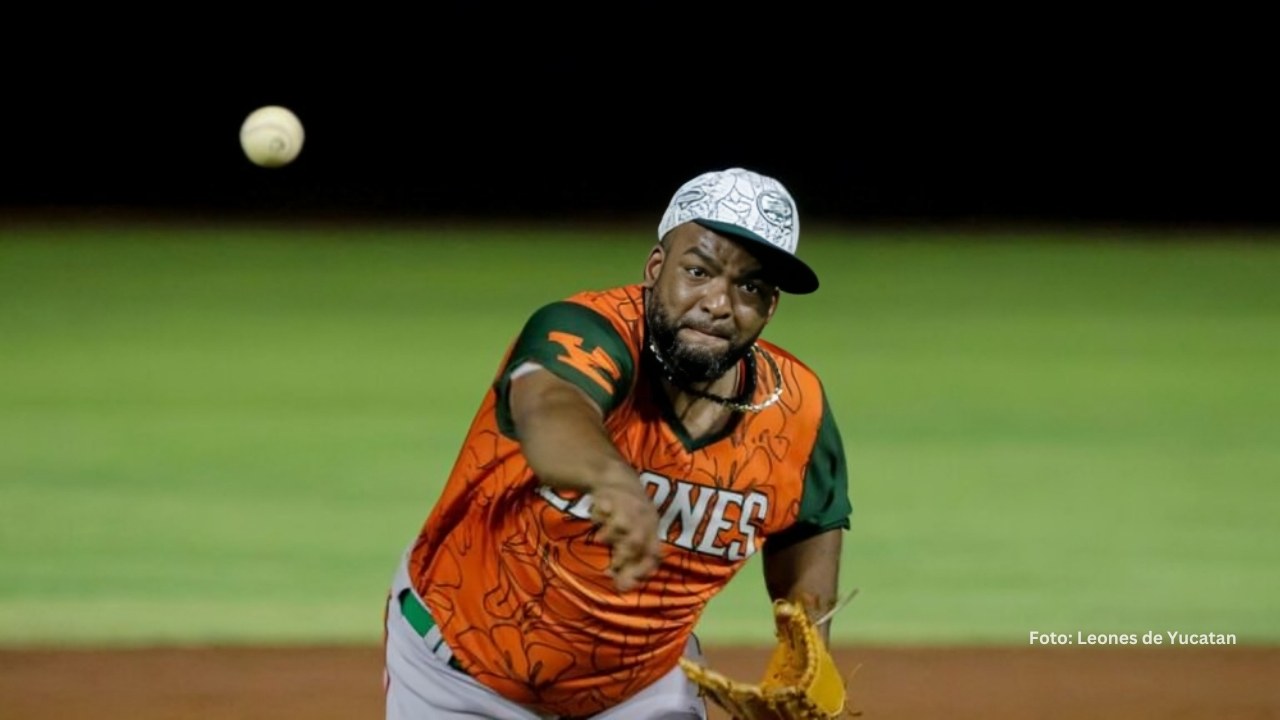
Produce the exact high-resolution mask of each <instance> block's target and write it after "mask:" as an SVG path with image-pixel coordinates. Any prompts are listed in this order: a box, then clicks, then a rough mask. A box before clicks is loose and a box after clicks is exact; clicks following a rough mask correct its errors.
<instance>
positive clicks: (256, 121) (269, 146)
mask: <svg viewBox="0 0 1280 720" xmlns="http://www.w3.org/2000/svg"><path fill="white" fill-rule="evenodd" d="M304 139H306V133H304V132H303V130H302V122H301V121H300V120H298V116H297V115H294V114H293V112H292V111H291V110H289V109H288V108H285V107H281V106H279V105H267V106H265V107H260V108H258V109H257V110H254V111H253V112H251V113H249V117H247V118H245V119H244V124H243V125H241V126H240V147H242V148H244V154H245V156H246V157H248V158H249V160H251V161H253V164H255V165H261V166H262V167H269V168H276V167H281V166H284V165H288V164H289V163H291V162H293V160H294V158H296V157H298V153H300V152H302V142H303V140H304Z"/></svg>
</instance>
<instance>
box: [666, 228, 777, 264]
mask: <svg viewBox="0 0 1280 720" xmlns="http://www.w3.org/2000/svg"><path fill="white" fill-rule="evenodd" d="M667 252H668V254H669V255H671V256H672V257H680V256H682V255H685V254H692V255H708V256H710V257H712V258H715V259H716V260H717V261H718V262H720V263H721V264H722V265H724V266H725V267H726V268H730V269H733V270H735V271H737V272H739V273H748V272H759V271H761V270H762V269H763V266H762V265H761V264H760V260H759V259H757V258H756V256H755V255H752V254H751V253H750V252H749V251H748V250H747V249H746V248H745V247H744V246H743V244H742V243H741V242H739V241H737V240H735V239H733V238H730V237H728V236H725V235H721V234H720V233H718V232H716V231H714V230H712V229H710V228H705V227H703V226H701V225H699V224H697V223H693V222H688V223H685V224H683V225H680V226H678V227H676V228H675V229H673V230H672V231H671V238H670V246H669V247H668V250H667Z"/></svg>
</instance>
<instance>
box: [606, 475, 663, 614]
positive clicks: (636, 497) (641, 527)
mask: <svg viewBox="0 0 1280 720" xmlns="http://www.w3.org/2000/svg"><path fill="white" fill-rule="evenodd" d="M591 497H592V502H591V519H592V520H593V521H594V522H596V523H597V524H598V525H599V526H600V528H599V531H598V532H599V537H600V538H601V539H602V540H604V541H605V542H606V543H608V544H609V546H610V547H611V549H612V551H611V555H610V562H609V575H610V577H612V578H613V583H614V585H615V586H616V587H617V588H618V591H619V592H626V591H628V590H630V589H632V588H634V587H635V586H636V585H638V584H640V581H642V580H644V578H646V577H648V576H649V574H650V573H652V572H653V571H654V570H656V569H658V562H659V547H660V545H659V542H658V508H657V507H655V506H654V504H653V501H652V500H650V499H649V496H648V494H646V493H645V491H644V487H643V486H642V485H640V483H638V482H636V483H627V484H625V485H608V486H605V487H601V488H596V489H595V490H593V491H592V493H591Z"/></svg>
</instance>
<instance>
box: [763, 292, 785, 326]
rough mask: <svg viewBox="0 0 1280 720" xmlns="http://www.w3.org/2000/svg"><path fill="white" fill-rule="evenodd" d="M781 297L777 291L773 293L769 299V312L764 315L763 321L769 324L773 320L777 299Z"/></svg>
mask: <svg viewBox="0 0 1280 720" xmlns="http://www.w3.org/2000/svg"><path fill="white" fill-rule="evenodd" d="M781 297H782V293H781V292H780V291H778V290H774V291H773V297H771V298H769V310H768V311H767V312H765V314H764V321H765V322H769V321H770V320H772V319H773V314H774V313H775V312H777V310H778V299H779V298H781Z"/></svg>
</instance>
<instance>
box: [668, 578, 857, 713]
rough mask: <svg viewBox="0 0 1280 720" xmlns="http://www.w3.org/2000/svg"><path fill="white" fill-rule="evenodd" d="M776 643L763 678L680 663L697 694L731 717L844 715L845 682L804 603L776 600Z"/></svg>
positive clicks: (774, 610) (681, 661)
mask: <svg viewBox="0 0 1280 720" xmlns="http://www.w3.org/2000/svg"><path fill="white" fill-rule="evenodd" d="M773 621H774V624H775V626H776V634H777V638H778V645H777V647H775V648H774V650H773V656H772V657H771V658H770V660H769V666H768V667H767V668H765V673H764V679H763V680H761V681H760V682H759V683H757V684H750V683H743V682H738V681H736V680H732V679H730V678H727V677H725V676H724V675H722V674H720V673H718V672H716V671H714V670H711V669H710V668H707V667H704V666H702V665H699V664H697V663H695V662H692V661H690V660H687V659H685V658H681V659H680V667H681V668H682V669H683V670H684V672H685V675H687V676H689V679H690V680H692V681H693V682H694V683H696V684H697V685H698V686H699V687H701V688H702V691H703V694H704V695H706V696H707V697H709V698H711V700H712V701H713V702H715V703H716V704H717V705H719V706H720V707H722V708H724V709H725V710H726V711H728V713H729V714H730V715H731V716H733V717H734V718H735V720H837V718H840V717H841V716H842V715H844V713H845V685H844V680H843V679H841V677H840V673H839V672H838V671H837V670H836V664H835V661H834V660H832V658H831V653H829V652H828V651H827V648H826V646H825V645H824V644H823V642H822V637H821V636H819V635H818V631H817V628H816V626H815V625H814V624H813V622H812V621H811V620H810V619H809V615H808V614H807V613H805V610H804V607H802V606H801V605H800V604H799V603H794V602H789V601H787V600H777V601H775V602H774V603H773Z"/></svg>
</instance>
